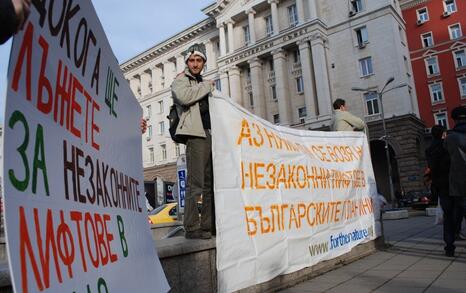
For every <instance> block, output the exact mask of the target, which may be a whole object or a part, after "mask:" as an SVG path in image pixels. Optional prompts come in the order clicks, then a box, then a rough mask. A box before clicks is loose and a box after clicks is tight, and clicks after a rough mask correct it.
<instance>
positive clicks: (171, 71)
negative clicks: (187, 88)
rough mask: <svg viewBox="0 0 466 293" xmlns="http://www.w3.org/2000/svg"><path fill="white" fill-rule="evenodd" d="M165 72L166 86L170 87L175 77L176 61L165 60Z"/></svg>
mask: <svg viewBox="0 0 466 293" xmlns="http://www.w3.org/2000/svg"><path fill="white" fill-rule="evenodd" d="M163 74H164V77H165V79H164V81H165V83H164V88H168V87H170V86H171V84H172V82H173V80H174V79H175V63H173V62H171V61H168V60H167V61H165V62H163Z"/></svg>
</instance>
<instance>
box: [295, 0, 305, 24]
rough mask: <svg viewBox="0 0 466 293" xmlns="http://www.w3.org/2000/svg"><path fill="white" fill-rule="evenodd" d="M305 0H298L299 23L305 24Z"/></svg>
mask: <svg viewBox="0 0 466 293" xmlns="http://www.w3.org/2000/svg"><path fill="white" fill-rule="evenodd" d="M303 1H304V0H296V9H297V10H298V23H299V24H303V23H304V21H305V19H304V3H303Z"/></svg>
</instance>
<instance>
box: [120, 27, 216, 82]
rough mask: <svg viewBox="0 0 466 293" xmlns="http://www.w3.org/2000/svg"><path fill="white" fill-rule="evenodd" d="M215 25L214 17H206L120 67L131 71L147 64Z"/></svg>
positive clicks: (124, 71)
mask: <svg viewBox="0 0 466 293" xmlns="http://www.w3.org/2000/svg"><path fill="white" fill-rule="evenodd" d="M213 26H215V20H214V19H212V18H207V19H204V20H203V21H201V22H198V23H197V24H195V25H193V26H191V27H189V28H187V29H185V30H183V31H182V32H180V33H178V34H176V35H174V36H172V37H170V38H169V39H167V40H165V41H162V42H160V43H158V44H156V45H155V46H153V47H152V48H150V49H148V50H146V51H144V52H142V53H140V54H138V55H136V56H135V57H133V58H131V59H129V60H128V61H125V62H123V63H122V64H120V68H121V70H122V71H123V73H126V72H128V71H130V70H131V69H134V68H136V67H138V66H140V65H143V64H146V63H147V62H148V61H150V60H152V59H155V58H157V57H158V56H161V55H162V54H164V53H166V52H169V51H171V50H173V48H176V47H178V46H180V45H182V44H185V43H187V42H189V41H190V40H192V39H194V38H195V37H197V36H198V35H199V34H201V33H203V32H205V31H206V30H208V29H210V28H211V27H213Z"/></svg>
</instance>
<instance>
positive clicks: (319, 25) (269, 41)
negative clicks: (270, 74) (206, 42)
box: [218, 19, 327, 66]
mask: <svg viewBox="0 0 466 293" xmlns="http://www.w3.org/2000/svg"><path fill="white" fill-rule="evenodd" d="M326 30H327V28H326V26H325V24H324V23H323V22H322V21H321V20H320V19H316V20H312V21H310V22H308V23H306V24H303V25H302V26H298V27H294V28H292V29H287V30H284V31H281V32H280V34H279V35H277V36H274V37H268V38H265V39H262V40H258V41H257V42H256V44H255V45H253V46H247V47H246V46H245V47H242V48H239V49H237V50H235V51H234V52H233V53H230V54H227V55H225V56H222V57H220V58H219V59H218V62H219V65H220V66H222V65H223V64H224V65H229V64H237V63H241V62H243V61H244V60H245V59H249V58H253V57H256V56H259V55H262V54H264V53H265V52H267V51H270V50H271V49H272V48H274V47H277V46H284V45H286V44H288V43H290V42H293V41H297V40H298V39H300V38H302V36H304V35H308V34H309V33H311V32H314V33H313V34H312V35H310V36H309V39H307V40H306V41H310V40H311V39H312V40H314V39H316V38H318V37H322V38H324V39H325V40H326V38H325V34H324V32H325V31H326ZM318 32H320V33H318Z"/></svg>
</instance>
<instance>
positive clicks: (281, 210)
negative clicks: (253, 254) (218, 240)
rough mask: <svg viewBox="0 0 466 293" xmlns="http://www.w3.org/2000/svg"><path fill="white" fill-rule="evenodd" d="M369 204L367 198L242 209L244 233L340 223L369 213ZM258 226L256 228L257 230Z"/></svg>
mask: <svg viewBox="0 0 466 293" xmlns="http://www.w3.org/2000/svg"><path fill="white" fill-rule="evenodd" d="M372 204H373V203H372V199H371V198H368V197H364V198H362V199H355V200H345V201H343V202H342V201H329V202H310V203H304V202H298V203H292V204H287V203H282V204H272V205H270V206H269V207H268V208H264V207H261V206H245V207H244V211H245V215H246V230H247V233H248V235H249V236H251V237H254V236H257V235H258V234H260V235H264V234H268V233H276V232H279V231H285V223H287V225H286V230H288V231H291V230H293V229H296V230H299V229H302V228H303V227H309V228H312V227H315V226H319V225H330V224H333V223H338V222H340V221H342V220H348V219H351V218H354V217H358V216H359V217H363V216H366V215H368V214H373V207H372ZM357 211H359V212H357ZM269 215H271V216H269ZM304 219H306V220H304ZM251 225H252V226H251ZM259 225H260V229H258V227H259Z"/></svg>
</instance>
